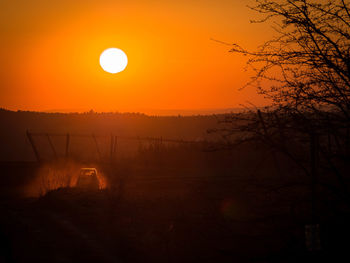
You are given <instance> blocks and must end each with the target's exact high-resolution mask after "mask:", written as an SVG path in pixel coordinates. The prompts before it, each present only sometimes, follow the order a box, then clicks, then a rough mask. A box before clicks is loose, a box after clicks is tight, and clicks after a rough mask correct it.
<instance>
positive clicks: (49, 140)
mask: <svg viewBox="0 0 350 263" xmlns="http://www.w3.org/2000/svg"><path fill="white" fill-rule="evenodd" d="M46 137H47V140H48V142H49V144H50V147H51V150H52V152H53V155H54V156H55V158H56V159H57V152H56V149H55V146H54V145H53V143H52V141H51V138H50V135H49V134H48V133H46Z"/></svg>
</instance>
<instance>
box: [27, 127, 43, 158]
mask: <svg viewBox="0 0 350 263" xmlns="http://www.w3.org/2000/svg"><path fill="white" fill-rule="evenodd" d="M26 133H27V137H28V140H29V142H30V144H31V146H32V149H33V152H34V154H35V157H36V160H37V161H38V162H40V155H39V152H38V149H37V148H36V146H35V143H34V140H33V137H32V134H31V133H30V132H29V131H28V130H27V132H26Z"/></svg>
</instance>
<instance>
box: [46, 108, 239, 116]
mask: <svg viewBox="0 0 350 263" xmlns="http://www.w3.org/2000/svg"><path fill="white" fill-rule="evenodd" d="M244 110H245V108H223V109H194V110H190V109H188V110H183V109H168V110H165V109H136V110H133V111H105V112H118V113H141V114H146V115H151V116H152V115H153V116H154V115H155V116H178V115H182V116H191V115H213V114H225V113H238V112H242V111H244ZM43 112H47V113H83V112H94V110H91V109H50V110H45V111H43ZM96 112H100V111H96Z"/></svg>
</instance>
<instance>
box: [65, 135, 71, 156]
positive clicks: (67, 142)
mask: <svg viewBox="0 0 350 263" xmlns="http://www.w3.org/2000/svg"><path fill="white" fill-rule="evenodd" d="M69 141H70V135H69V133H67V135H66V153H65V157H66V159H67V158H68V152H69Z"/></svg>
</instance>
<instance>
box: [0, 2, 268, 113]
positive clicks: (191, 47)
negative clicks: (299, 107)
mask: <svg viewBox="0 0 350 263" xmlns="http://www.w3.org/2000/svg"><path fill="white" fill-rule="evenodd" d="M4 2H7V3H4ZM249 3H252V1H248V0H223V1H211V0H206V1H203V0H202V1H190V0H188V1H185V0H183V1H181V0H168V1H166V0H165V1H152V0H151V1H149V0H148V1H141V0H138V1H137V0H136V1H112V0H99V1H92V0H90V1H89V0H85V1H83V0H79V1H70V0H51V1H46V0H35V1H27V0H22V1H18V0H17V1H1V2H0V35H1V39H2V41H1V43H0V45H1V50H0V52H1V58H2V61H1V66H0V82H1V83H0V85H1V86H0V107H4V108H8V109H13V110H17V109H21V110H38V111H47V110H61V111H86V110H89V109H94V110H95V111H143V112H150V110H152V109H162V110H169V109H184V110H185V109H186V110H192V109H218V108H232V107H239V105H240V104H246V102H247V101H249V102H252V103H254V104H256V105H257V106H260V105H262V104H263V103H264V101H263V99H262V98H261V97H260V96H258V95H257V94H256V92H255V90H253V89H245V90H243V91H239V89H240V88H241V87H242V86H243V84H244V83H245V82H246V81H247V80H248V78H249V73H247V72H245V71H244V66H245V61H246V58H245V57H242V56H239V55H237V54H232V53H229V52H228V50H229V48H230V47H229V46H225V45H221V44H219V43H217V42H214V41H211V40H210V38H215V39H219V40H222V41H226V42H230V43H233V42H236V43H239V44H241V45H243V46H245V47H247V48H255V47H256V46H258V45H259V44H261V43H262V42H263V41H264V40H266V39H268V38H269V36H271V29H270V28H269V27H268V26H267V25H257V24H250V22H249V20H250V19H254V18H255V15H256V14H255V13H254V12H252V11H250V10H249V9H248V8H247V7H246V5H247V4H249ZM109 47H117V48H120V49H122V50H123V51H124V52H125V53H126V54H127V56H128V60H129V63H128V66H127V68H126V69H125V71H123V72H121V73H118V74H109V73H106V72H104V71H103V70H102V69H101V67H100V65H99V56H100V54H101V52H102V51H103V50H105V49H106V48H109Z"/></svg>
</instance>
